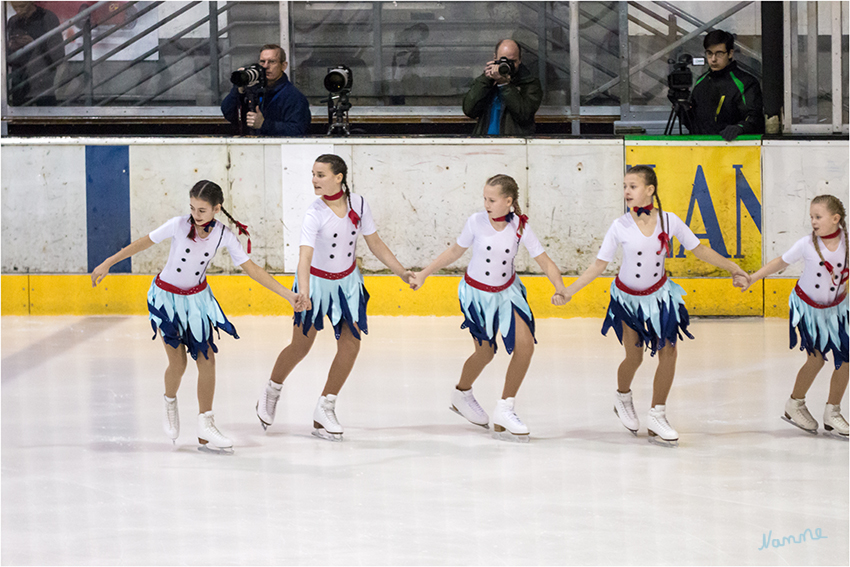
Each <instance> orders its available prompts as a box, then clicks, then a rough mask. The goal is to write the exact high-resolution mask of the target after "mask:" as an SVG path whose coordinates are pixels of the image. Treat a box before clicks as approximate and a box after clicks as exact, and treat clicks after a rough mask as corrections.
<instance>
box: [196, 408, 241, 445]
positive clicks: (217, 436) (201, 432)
mask: <svg viewBox="0 0 850 567" xmlns="http://www.w3.org/2000/svg"><path fill="white" fill-rule="evenodd" d="M198 443H200V444H201V446H200V447H198V451H204V452H207V453H216V454H233V442H232V441H231V440H230V439H228V438H227V437H225V436H224V435H222V434H221V431H219V430H218V428H217V427H216V426H215V416H214V415H213V412H212V410H210V411H208V412H205V413H202V414H199V415H198Z"/></svg>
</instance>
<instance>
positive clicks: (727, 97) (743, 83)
mask: <svg viewBox="0 0 850 567" xmlns="http://www.w3.org/2000/svg"><path fill="white" fill-rule="evenodd" d="M703 47H705V57H706V60H707V61H708V65H709V67H710V70H709V71H708V72H707V73H705V74H704V75H703V76H701V77H700V78H699V79H697V82H696V84H695V85H694V88H693V91H692V92H691V99H690V103H691V110H690V116H689V118H690V124H687V126H688V130H689V131H690V132H691V134H720V135H721V136H723V139H724V140H726V141H732V140H734V139H735V138H737V137H738V136H740V135H741V134H764V111H763V110H762V97H761V87H760V86H759V82H758V79H756V78H755V77H753V76H752V75H750V74H749V73H746V72H744V71H742V70H741V69H739V68H738V63H736V62H735V61H734V60H733V59H732V56H733V54H734V51H735V38H734V36H733V35H732V34H730V33H728V32H725V31H722V30H713V31H711V32H709V33H708V34H706V36H705V39H704V40H703Z"/></svg>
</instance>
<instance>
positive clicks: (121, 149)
mask: <svg viewBox="0 0 850 567" xmlns="http://www.w3.org/2000/svg"><path fill="white" fill-rule="evenodd" d="M86 222H87V225H86V226H87V229H86V232H87V234H88V265H89V272H91V271H92V270H94V269H95V268H96V267H97V265H98V264H100V263H101V262H103V261H104V260H105V259H106V258H108V257H110V256H112V255H113V254H115V253H116V252H118V251H119V250H120V249H121V248H123V247H124V246H127V245H128V244H130V147H129V146H86ZM130 270H131V264H130V258H127V259H126V260H122V261H121V262H118V263H117V264H115V265H114V266H113V267H112V269H111V270H110V271H111V272H124V273H128V272H130Z"/></svg>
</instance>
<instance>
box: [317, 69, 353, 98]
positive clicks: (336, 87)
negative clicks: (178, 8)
mask: <svg viewBox="0 0 850 567" xmlns="http://www.w3.org/2000/svg"><path fill="white" fill-rule="evenodd" d="M351 84H352V74H351V69H349V68H348V67H346V66H345V65H340V66H338V67H335V68H333V69H328V74H327V75H325V81H324V85H325V90H326V91H328V92H329V93H338V92H340V91H342V90H344V89H350V88H351Z"/></svg>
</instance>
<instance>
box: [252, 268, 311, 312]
mask: <svg viewBox="0 0 850 567" xmlns="http://www.w3.org/2000/svg"><path fill="white" fill-rule="evenodd" d="M239 267H240V268H242V270H243V271H244V272H245V273H246V274H248V275H249V276H251V279H252V280H254V281H255V282H257V283H258V284H260V285H261V286H263V287H265V288H266V289H268V290H270V291H273V292H275V293H276V294H278V295H279V296H281V297H282V298H284V299H285V300H287V301H288V302H289V303H291V304H292V307H293V308H295V310H296V311H303V310H304V305H303V301H301V302H299V301H298V296H297V295H296V294H295V293H293V292H292V291H291V290H289V289H286V288H285V287H283V286H282V285H281V284H280V282H279V281H277V280H276V279H274V278H273V277H272V276H271V274H269V273H268V272H267V271H265V270H264V269H263V268H261V267H259V266H258V265H257V264H255V263H254V261H253V260H248V261H247V262H244V263H243V264H240V265H239ZM299 307H300V309H299Z"/></svg>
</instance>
